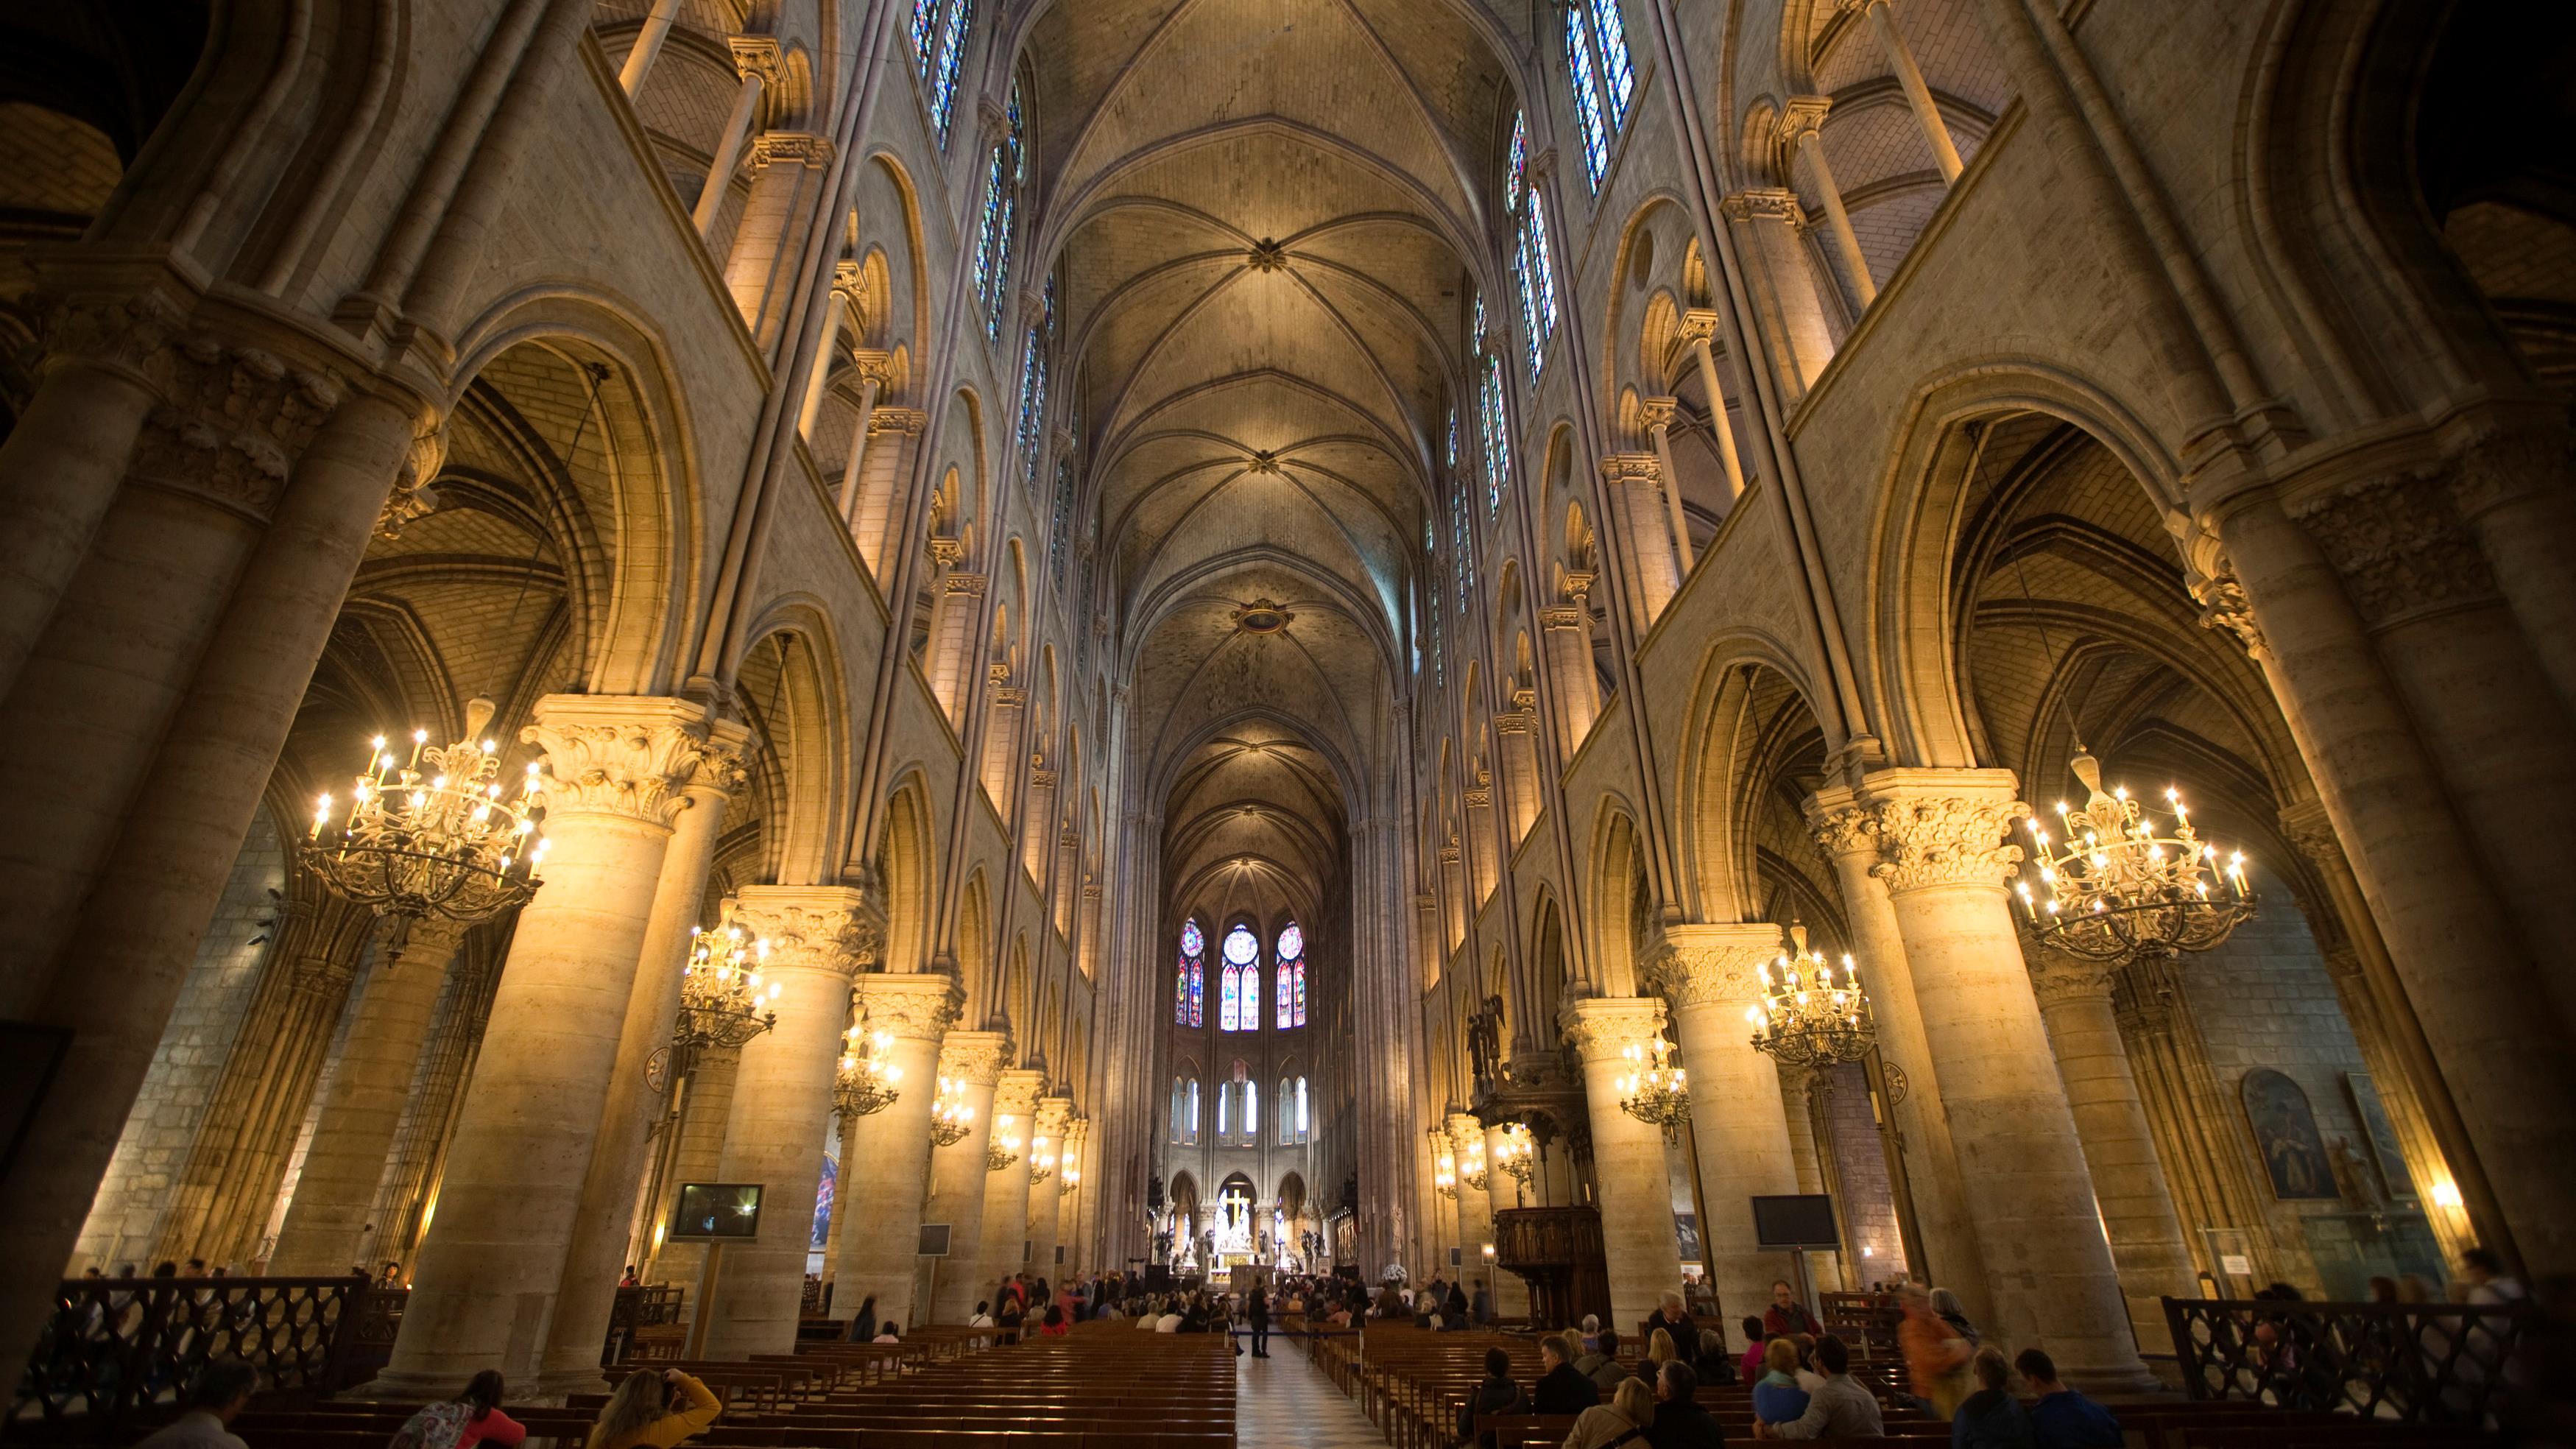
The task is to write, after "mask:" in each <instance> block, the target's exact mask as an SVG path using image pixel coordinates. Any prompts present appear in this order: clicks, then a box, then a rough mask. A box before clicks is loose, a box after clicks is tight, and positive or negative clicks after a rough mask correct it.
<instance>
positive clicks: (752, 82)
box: [689, 70, 762, 240]
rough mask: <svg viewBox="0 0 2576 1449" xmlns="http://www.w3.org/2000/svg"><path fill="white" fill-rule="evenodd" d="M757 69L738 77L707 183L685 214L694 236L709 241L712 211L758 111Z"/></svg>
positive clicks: (720, 202) (719, 204)
mask: <svg viewBox="0 0 2576 1449" xmlns="http://www.w3.org/2000/svg"><path fill="white" fill-rule="evenodd" d="M761 84H762V82H761V77H760V72H758V71H756V70H755V71H752V72H749V73H748V74H746V75H744V76H743V78H742V88H741V89H740V90H738V91H736V92H735V93H734V98H733V114H731V115H729V116H727V117H725V125H724V130H723V131H721V132H719V133H718V135H717V140H716V154H715V159H714V162H713V163H712V164H711V165H709V166H708V167H707V184H706V186H705V187H704V188H703V189H702V190H700V191H699V192H698V204H697V207H696V209H695V210H693V211H691V212H690V213H689V225H691V226H693V227H696V228H697V229H698V235H700V236H702V237H707V238H708V239H709V240H713V235H712V233H713V229H714V227H715V224H716V213H718V212H720V211H722V210H724V200H725V192H726V191H728V190H730V189H731V188H732V186H733V172H734V166H735V163H737V162H739V161H741V160H742V143H743V142H744V141H745V140H746V139H748V138H749V137H750V135H751V121H752V117H754V116H756V115H758V114H759V112H760V89H761Z"/></svg>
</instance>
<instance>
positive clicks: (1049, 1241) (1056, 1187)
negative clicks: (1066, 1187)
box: [1025, 1097, 1073, 1286]
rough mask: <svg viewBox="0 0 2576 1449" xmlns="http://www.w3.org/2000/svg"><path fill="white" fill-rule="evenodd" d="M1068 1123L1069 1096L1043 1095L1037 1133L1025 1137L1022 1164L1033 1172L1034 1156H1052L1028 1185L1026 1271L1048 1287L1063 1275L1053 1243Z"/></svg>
mask: <svg viewBox="0 0 2576 1449" xmlns="http://www.w3.org/2000/svg"><path fill="white" fill-rule="evenodd" d="M1072 1122H1073V1099H1072V1098H1071V1097H1047V1098H1044V1099H1042V1100H1040V1101H1039V1103H1038V1113H1037V1135H1036V1136H1034V1137H1031V1138H1030V1139H1029V1151H1030V1157H1031V1160H1030V1161H1029V1162H1028V1163H1027V1164H1025V1165H1026V1166H1027V1167H1028V1168H1029V1169H1030V1170H1031V1171H1035V1170H1036V1161H1035V1159H1036V1157H1037V1156H1038V1155H1040V1154H1041V1153H1043V1155H1045V1156H1048V1157H1052V1158H1054V1159H1055V1162H1054V1166H1053V1170H1052V1171H1051V1172H1050V1173H1049V1174H1048V1176H1047V1179H1046V1181H1044V1182H1032V1183H1030V1184H1029V1206H1028V1224H1029V1272H1031V1273H1032V1274H1035V1275H1037V1276H1039V1277H1042V1278H1044V1279H1046V1280H1047V1283H1048V1284H1049V1286H1055V1285H1056V1284H1057V1283H1058V1280H1059V1279H1061V1278H1062V1277H1063V1272H1062V1270H1061V1269H1059V1268H1058V1267H1057V1266H1056V1261H1055V1245H1056V1240H1057V1236H1058V1234H1057V1228H1058V1226H1059V1224H1060V1222H1061V1220H1062V1218H1063V1212H1062V1211H1061V1204H1060V1202H1059V1201H1058V1199H1059V1197H1060V1196H1061V1188H1062V1184H1063V1182H1064V1173H1065V1169H1066V1168H1068V1167H1071V1166H1072V1165H1073V1154H1072V1150H1071V1149H1072V1144H1071V1143H1070V1142H1067V1141H1066V1140H1065V1133H1066V1131H1067V1130H1069V1128H1070V1127H1071V1124H1072ZM1041 1143H1043V1144H1044V1146H1043V1148H1041V1146H1040V1144H1041Z"/></svg>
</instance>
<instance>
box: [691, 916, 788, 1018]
mask: <svg viewBox="0 0 2576 1449" xmlns="http://www.w3.org/2000/svg"><path fill="white" fill-rule="evenodd" d="M768 956H769V943H768V942H767V941H747V940H745V939H743V934H742V928H741V927H739V926H730V925H725V926H718V927H716V929H714V930H712V931H705V930H700V929H699V928H697V927H695V926H691V927H690V928H689V969H688V970H687V971H686V972H684V973H682V975H681V977H680V1020H679V1025H678V1028H677V1030H676V1031H675V1033H674V1038H675V1039H676V1040H677V1041H678V1042H679V1044H680V1045H682V1046H691V1047H718V1048H723V1047H738V1046H741V1045H742V1044H743V1043H744V1042H747V1041H749V1040H751V1039H752V1038H753V1037H756V1036H758V1035H760V1034H761V1033H762V1032H764V1031H767V1030H769V1029H770V1028H771V1027H773V1026H776V1025H778V1013H777V1012H775V1011H772V1010H770V1009H769V1003H771V1002H773V1001H776V1000H777V999H778V990H779V988H778V984H777V983H776V982H773V981H763V980H762V979H761V973H760V963H761V962H762V961H764V960H766V959H768Z"/></svg>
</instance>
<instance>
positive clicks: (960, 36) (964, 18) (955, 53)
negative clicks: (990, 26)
mask: <svg viewBox="0 0 2576 1449" xmlns="http://www.w3.org/2000/svg"><path fill="white" fill-rule="evenodd" d="M974 21H975V0H948V14H947V16H946V17H945V18H944V19H942V20H941V21H940V24H939V45H938V48H937V50H936V51H923V52H922V57H921V59H922V71H921V73H922V76H923V78H924V79H926V80H928V81H929V82H930V124H931V128H932V129H933V130H936V131H937V132H938V133H939V144H941V145H943V146H945V145H947V144H948V123H949V121H950V120H951V119H953V118H954V117H955V116H956V114H957V72H958V70H959V68H960V66H961V64H962V63H963V62H964V60H965V53H966V32H967V30H968V28H969V27H971V26H972V25H973V24H974Z"/></svg>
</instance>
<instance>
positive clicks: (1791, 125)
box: [1772, 96, 1834, 150]
mask: <svg viewBox="0 0 2576 1449" xmlns="http://www.w3.org/2000/svg"><path fill="white" fill-rule="evenodd" d="M1833 108H1834V100H1833V97H1831V96H1791V97H1789V99H1787V100H1786V101H1783V102H1781V104H1780V119H1779V121H1778V123H1777V124H1776V125H1775V126H1774V128H1773V131H1772V134H1773V135H1774V136H1776V137H1778V138H1779V141H1780V144H1781V145H1782V146H1784V147H1787V148H1789V149H1791V150H1795V149H1796V148H1797V145H1798V143H1799V142H1800V141H1803V140H1805V139H1806V138H1807V137H1809V136H1812V135H1814V134H1816V132H1817V131H1819V130H1821V129H1823V127H1824V124H1825V114H1826V113H1827V112H1828V111H1831V110H1832V109H1833Z"/></svg>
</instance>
